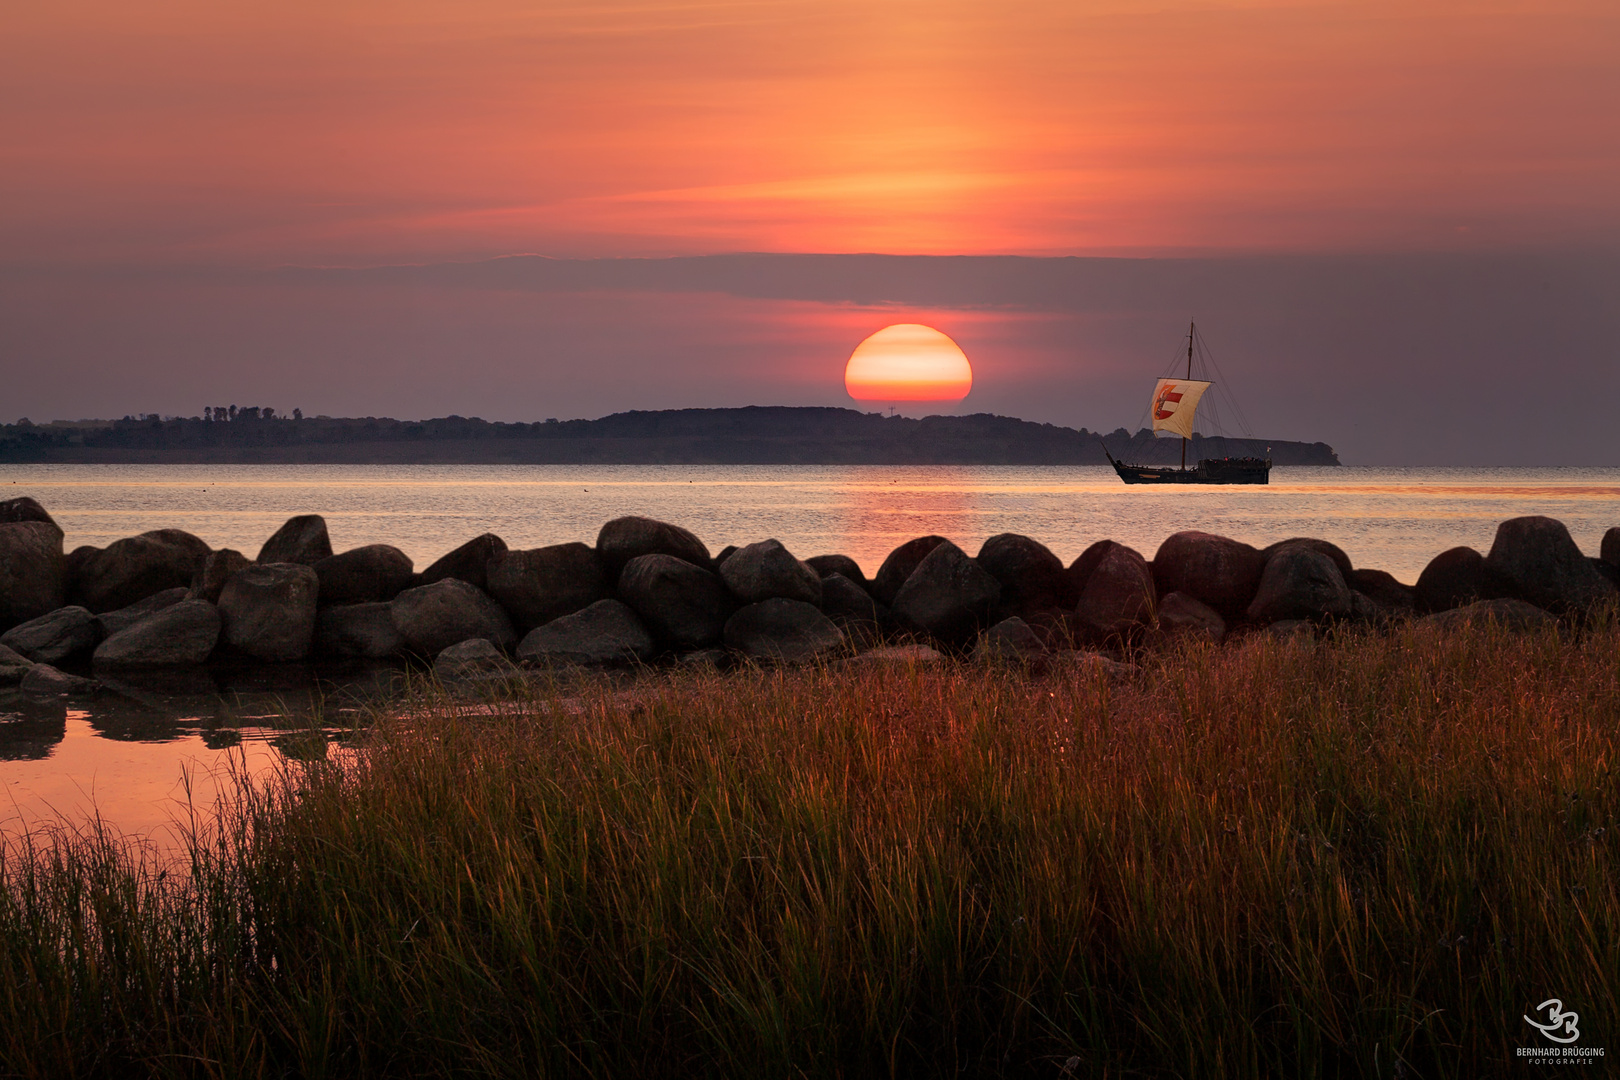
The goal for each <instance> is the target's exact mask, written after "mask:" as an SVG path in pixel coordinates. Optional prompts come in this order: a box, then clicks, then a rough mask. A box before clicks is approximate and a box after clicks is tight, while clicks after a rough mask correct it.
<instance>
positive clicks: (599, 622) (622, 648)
mask: <svg viewBox="0 0 1620 1080" xmlns="http://www.w3.org/2000/svg"><path fill="white" fill-rule="evenodd" d="M654 649H655V643H654V642H653V636H652V634H651V633H649V632H648V630H647V628H646V627H645V626H643V625H642V622H641V620H640V619H639V618H637V617H636V613H635V612H634V611H632V610H631V609H630V607H629V605H627V604H625V603H623V602H621V601H618V600H612V599H609V600H598V601H597V602H596V603H594V604H592V605H591V606H590V607H588V608H585V609H584V610H582V611H576V612H574V613H573V614H572V615H564V616H562V617H561V618H558V619H553V620H551V621H550V622H548V623H546V624H545V625H544V626H537V627H535V628H534V629H533V630H530V631H529V632H528V633H527V634H525V635H524V637H523V640H522V642H520V643H519V644H518V648H517V658H518V659H519V660H520V661H522V662H523V663H526V664H536V665H542V666H544V665H548V664H580V665H584V666H587V667H602V666H607V665H610V664H632V663H636V662H638V661H642V660H648V659H650V658H651V657H652V655H653V652H654Z"/></svg>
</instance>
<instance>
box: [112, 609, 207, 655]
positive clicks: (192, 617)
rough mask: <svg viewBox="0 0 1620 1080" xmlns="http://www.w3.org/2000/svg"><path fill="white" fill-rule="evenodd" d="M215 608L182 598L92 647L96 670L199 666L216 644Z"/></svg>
mask: <svg viewBox="0 0 1620 1080" xmlns="http://www.w3.org/2000/svg"><path fill="white" fill-rule="evenodd" d="M219 631H220V616H219V609H218V608H216V607H215V606H214V605H213V604H210V603H209V602H208V601H206V600H186V599H182V600H181V601H180V602H179V603H177V604H172V605H170V606H168V607H166V608H164V609H162V610H161V611H158V612H156V613H154V614H150V615H148V616H147V617H146V618H144V619H142V620H140V621H139V622H137V623H134V624H133V625H130V626H127V627H125V628H124V629H122V630H120V631H118V632H117V633H116V634H114V635H112V636H111V637H109V638H108V639H107V640H106V641H103V642H102V643H101V644H100V645H99V646H97V647H96V654H95V663H96V666H97V667H103V666H105V667H120V668H133V667H141V668H148V667H178V666H182V665H187V664H201V663H203V662H204V661H206V660H207V659H208V656H209V654H210V653H212V652H213V651H214V646H215V645H217V644H218V643H219Z"/></svg>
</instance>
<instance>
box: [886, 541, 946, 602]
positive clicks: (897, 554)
mask: <svg viewBox="0 0 1620 1080" xmlns="http://www.w3.org/2000/svg"><path fill="white" fill-rule="evenodd" d="M948 543H950V541H949V540H947V539H945V538H944V537H943V536H919V537H917V539H915V540H907V541H906V542H905V543H903V544H901V545H900V546H899V547H897V548H895V549H894V550H893V551H891V552H889V557H888V558H886V559H884V560H883V565H882V566H880V567H878V572H877V576H876V577H874V578H873V579H872V587H871V589H869V590H868V591H869V592H870V593H871V594H872V596H873V598H874V599H875V600H877V602H878V603H880V604H883V605H884V606H886V607H893V606H894V598H895V597H896V596H898V595H899V593H900V587H901V586H902V585H904V584H905V583H906V579H907V578H909V577H911V574H912V571H914V570H916V569H917V567H918V566H921V565H922V561H923V560H924V559H926V558H927V557H928V553H929V552H931V551H933V550H934V549H935V548H936V547H938V546H939V545H941V544H948Z"/></svg>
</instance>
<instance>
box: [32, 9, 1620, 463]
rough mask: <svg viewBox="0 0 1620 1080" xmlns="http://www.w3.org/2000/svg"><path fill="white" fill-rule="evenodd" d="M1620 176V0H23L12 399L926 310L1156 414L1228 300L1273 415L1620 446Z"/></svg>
mask: <svg viewBox="0 0 1620 1080" xmlns="http://www.w3.org/2000/svg"><path fill="white" fill-rule="evenodd" d="M1616 192H1620V6H1617V5H1615V4H1614V3H1613V2H1612V0H1604V2H1583V3H1559V2H1557V0H1553V2H1538V3H1468V4H1464V3H1445V2H1441V3H1425V2H1413V0H1405V2H1401V3H1356V4H1339V3H1317V2H1297V3H1286V2H1285V3H1233V2H1226V0H1168V2H1163V3H1153V4H1133V3H1120V2H1116V3H1086V2H1083V0H1079V2H1076V0H1070V2H1041V3H1034V2H1026V3H1016V2H1007V3H997V4H989V3H966V2H959V0H930V2H916V3H912V2H887V0H869V2H865V3H848V2H841V0H816V2H813V3H811V2H798V0H786V2H774V3H773V2H758V0H740V2H734V3H698V2H693V3H662V2H647V3H639V4H620V5H616V4H589V5H578V6H573V5H565V4H547V3H517V2H514V0H464V2H459V3H455V4H450V3H447V2H444V0H438V2H434V3H427V2H423V0H388V2H371V0H353V2H346V0H323V2H320V3H311V2H304V0H285V2H278V3H273V4H272V3H268V2H257V0H253V2H230V3H221V2H219V0H210V2H207V3H203V2H195V3H193V2H158V3H154V4H144V5H131V4H123V3H111V2H107V0H96V2H80V0H53V2H52V3H49V4H45V3H34V4H23V5H12V6H11V7H9V8H8V10H7V13H6V15H5V18H4V25H3V26H0V369H3V370H4V371H5V372H6V373H7V376H6V381H7V384H8V392H7V394H6V396H5V401H4V403H3V404H0V420H8V421H9V420H13V419H15V418H16V417H17V416H21V415H25V414H26V415H30V416H31V417H32V418H33V419H34V420H35V421H36V422H37V421H41V420H45V419H52V418H58V417H60V418H71V417H81V416H109V415H113V416H117V415H123V414H124V413H128V412H160V413H165V414H167V413H183V414H186V415H190V414H193V413H199V412H200V411H201V410H202V408H203V406H204V405H206V404H213V403H216V402H225V401H230V402H236V403H239V404H256V405H270V406H274V407H277V408H280V409H290V408H292V407H293V406H295V405H298V406H300V407H302V408H303V409H304V411H305V412H306V413H311V414H313V413H316V412H325V413H333V414H362V415H363V414H376V415H384V414H387V415H396V416H429V415H442V414H444V413H447V412H459V413H462V414H464V415H481V416H484V417H486V418H488V419H523V420H532V419H539V418H543V417H545V416H565V417H566V416H596V415H602V414H604V413H607V412H612V411H618V410H622V409H629V408H666V407H686V406H700V405H744V404H816V405H821V404H851V402H850V399H849V398H848V397H847V396H846V395H845V393H844V386H843V370H844V363H845V361H846V360H847V359H848V358H849V354H850V351H851V350H852V349H853V348H854V347H855V345H856V344H857V343H859V342H860V341H861V340H862V339H863V338H864V337H866V336H867V335H868V334H870V333H872V332H873V331H875V330H878V329H880V328H881V327H883V326H885V325H888V324H891V323H906V322H918V323H926V324H928V325H931V326H936V327H938V328H939V329H940V330H942V331H944V332H945V333H947V334H949V335H950V336H951V337H952V338H954V339H955V340H956V341H957V342H959V343H960V344H961V345H962V346H963V348H964V349H966V350H967V353H968V355H969V357H970V358H971V359H972V361H973V365H974V384H973V392H972V394H970V395H969V397H968V398H967V399H966V401H964V402H963V403H962V405H961V406H960V407H959V409H958V411H979V410H983V411H995V412H1003V413H1008V414H1012V415H1020V416H1025V417H1027V418H1029V419H1035V420H1042V421H1051V422H1056V423H1064V424H1068V425H1072V426H1080V425H1086V426H1089V427H1092V428H1094V429H1102V430H1111V429H1112V428H1114V427H1118V426H1126V427H1132V428H1134V427H1136V426H1137V425H1138V424H1139V423H1140V422H1141V419H1142V414H1143V412H1144V406H1145V404H1146V394H1147V391H1148V389H1150V388H1151V384H1152V379H1153V377H1154V376H1156V375H1157V374H1159V373H1160V371H1161V370H1162V369H1163V368H1164V367H1165V365H1166V362H1167V361H1168V360H1169V359H1170V357H1171V356H1172V355H1173V353H1174V352H1175V349H1176V347H1177V340H1178V337H1179V336H1180V335H1181V334H1183V333H1184V331H1185V322H1186V319H1187V318H1188V317H1189V316H1192V315H1196V316H1197V317H1198V318H1199V319H1200V322H1201V325H1202V326H1203V328H1204V329H1205V332H1206V334H1207V335H1208V336H1209V338H1210V339H1211V342H1212V344H1214V345H1216V347H1217V349H1218V350H1220V351H1219V353H1218V356H1219V358H1220V360H1221V362H1222V365H1223V368H1225V370H1226V372H1227V374H1228V375H1229V376H1230V377H1231V378H1232V381H1233V383H1234V387H1235V388H1236V389H1237V390H1238V391H1239V393H1240V395H1241V397H1242V399H1243V400H1244V402H1245V411H1246V412H1247V414H1248V416H1249V419H1250V421H1251V423H1252V424H1253V425H1254V427H1255V428H1256V429H1257V431H1258V433H1259V434H1262V435H1267V436H1271V437H1277V438H1311V439H1323V440H1325V441H1328V442H1332V443H1334V445H1335V446H1336V447H1338V448H1339V449H1340V451H1341V455H1342V456H1343V457H1344V458H1345V459H1346V460H1347V461H1354V462H1358V463H1368V464H1370V463H1381V462H1385V461H1397V460H1399V461H1411V462H1412V463H1443V462H1456V463H1459V464H1469V463H1480V464H1504V463H1516V462H1517V463H1524V464H1620V450H1616V448H1615V441H1614V440H1613V439H1612V437H1611V436H1608V435H1605V434H1602V433H1599V432H1597V431H1595V430H1593V429H1591V428H1588V427H1586V426H1584V425H1581V424H1571V420H1570V417H1571V414H1572V412H1573V411H1574V410H1572V407H1571V403H1570V402H1571V398H1572V397H1578V396H1584V395H1594V396H1595V397H1596V398H1598V399H1602V398H1604V397H1605V395H1606V397H1607V400H1609V401H1611V402H1612V401H1613V400H1614V398H1615V396H1616V395H1617V394H1620V375H1617V374H1616V372H1617V370H1620V351H1617V347H1616V344H1615V342H1616V341H1620V199H1617V198H1616V196H1615V193H1616ZM737 252H759V253H772V254H776V255H782V256H798V255H805V256H810V255H823V254H844V253H863V252H871V253H882V254H889V255H898V256H1023V257H1027V258H1025V259H1024V260H1022V261H1018V262H1013V263H1009V262H1007V261H1006V260H968V261H963V262H951V263H948V264H936V263H931V262H928V261H926V260H922V261H919V260H889V261H887V262H882V261H871V260H868V261H866V262H861V263H850V262H843V263H838V262H831V263H829V262H827V261H825V260H816V259H800V260H793V259H788V260H786V261H785V262H784V261H780V260H779V261H777V262H775V263H773V264H772V265H773V266H775V267H776V270H774V271H773V273H775V275H776V277H775V278H773V279H772V280H773V282H774V284H770V285H768V286H761V285H759V284H758V282H757V281H756V280H755V277H754V276H753V275H752V274H751V272H745V271H742V270H735V269H733V270H727V271H725V272H723V273H722V272H718V271H716V270H715V268H714V266H713V265H712V264H711V263H709V262H705V261H704V260H702V259H694V258H693V257H697V256H709V255H721V254H726V253H737ZM512 255H539V256H547V257H551V258H554V259H564V260H569V261H568V262H566V263H564V264H562V265H561V266H560V267H556V268H553V270H552V271H548V273H547V274H542V275H541V278H544V280H540V279H539V278H536V277H535V275H534V274H532V273H529V272H528V271H524V272H523V273H514V271H513V265H514V264H513V263H511V262H510V261H508V262H505V263H498V264H494V265H493V268H491V269H490V270H489V272H488V273H462V272H460V269H458V268H457V267H454V266H449V267H448V269H447V272H446V273H437V272H435V271H434V268H435V267H439V266H441V264H464V263H478V262H481V261H483V260H490V259H500V258H502V257H505V256H512ZM1071 257H1080V258H1081V259H1096V258H1099V257H1108V258H1110V259H1112V260H1115V261H1110V262H1105V263H1104V262H1098V263H1090V262H1085V263H1080V264H1076V262H1075V260H1074V259H1073V258H1071ZM625 258H636V259H655V260H673V261H669V262H661V263H655V264H647V263H636V264H629V269H626V267H625V266H623V265H620V264H619V263H614V264H612V265H610V266H606V267H604V266H603V265H602V263H601V262H600V260H623V259H625ZM531 261H532V260H531ZM518 265H524V264H518ZM395 267H408V269H390V268H395ZM637 267H640V268H642V269H636V268H637ZM649 267H650V269H649ZM849 274H855V275H856V277H857V278H858V280H846V277H847V275H849ZM947 279H948V280H947ZM1076 290H1078V291H1076ZM649 374H651V375H652V376H653V377H643V376H647V375H649ZM1279 380H1281V382H1282V385H1279ZM1138 398H1140V399H1141V400H1137V399H1138ZM1481 421H1484V422H1485V423H1487V424H1515V425H1518V426H1519V427H1521V428H1522V429H1523V432H1522V433H1521V434H1522V435H1523V437H1522V438H1520V439H1519V440H1518V442H1517V443H1516V444H1515V445H1514V446H1513V447H1512V448H1511V450H1508V449H1504V448H1503V446H1502V445H1501V441H1500V439H1499V437H1496V436H1493V437H1492V438H1486V435H1485V433H1483V432H1482V430H1481V429H1482V426H1483V425H1482V423H1481ZM1499 435H1500V433H1498V436H1499Z"/></svg>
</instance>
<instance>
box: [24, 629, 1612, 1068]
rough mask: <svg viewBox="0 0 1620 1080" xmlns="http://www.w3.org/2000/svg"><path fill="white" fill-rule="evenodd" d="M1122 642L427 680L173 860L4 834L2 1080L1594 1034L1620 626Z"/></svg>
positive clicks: (1152, 1052) (1194, 1063) (1508, 1042)
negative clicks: (1048, 653)
mask: <svg viewBox="0 0 1620 1080" xmlns="http://www.w3.org/2000/svg"><path fill="white" fill-rule="evenodd" d="M1119 655H1120V657H1121V659H1122V660H1123V661H1125V663H1121V664H1118V665H1116V666H1114V667H1104V666H1099V665H1084V664H1079V665H1076V664H1068V665H1048V666H1044V667H1041V666H1032V665H1030V664H1027V663H1022V662H1008V661H1006V660H998V659H993V658H987V659H981V660H967V659H964V660H950V659H944V660H936V661H933V662H918V661H916V660H903V661H896V662H892V663H886V664H869V663H853V662H823V663H817V664H812V665H808V666H791V667H759V666H755V665H752V664H750V665H745V666H744V667H742V668H739V669H737V670H735V671H732V672H730V673H725V672H720V671H717V670H715V669H712V668H706V667H679V668H674V669H665V670H661V671H649V672H645V673H643V674H642V675H640V676H639V677H635V678H633V679H629V680H626V679H624V678H622V677H621V678H612V677H609V676H606V675H594V674H575V675H573V676H570V677H567V678H563V677H556V678H546V677H537V676H534V675H530V676H529V677H527V678H513V679H509V680H506V681H503V682H501V683H499V684H496V683H488V684H477V685H475V686H474V687H473V688H472V689H468V688H467V687H465V686H463V687H461V688H460V689H458V690H455V691H453V692H451V691H447V690H446V689H444V688H443V687H441V686H440V685H439V684H437V683H436V682H434V681H432V680H426V681H419V682H417V684H416V685H415V687H414V689H413V690H412V691H411V692H410V694H409V695H408V696H406V697H404V698H402V699H399V700H394V701H389V702H386V703H379V704H378V705H377V706H376V707H375V709H374V714H373V716H372V718H371V719H370V720H369V722H368V723H366V724H365V725H364V730H363V731H361V732H359V733H358V738H359V744H360V746H361V747H362V749H361V750H360V751H359V752H358V753H354V754H347V753H346V754H345V755H343V756H342V757H341V759H340V758H338V757H335V756H334V757H333V758H331V759H326V758H322V757H320V756H318V755H316V756H315V757H314V759H313V760H310V761H292V760H289V761H288V762H287V763H286V765H285V768H284V770H283V771H282V772H281V773H280V774H279V775H277V776H275V777H273V778H271V779H270V780H268V781H263V782H258V783H254V782H250V781H248V780H246V779H242V780H240V781H239V783H238V785H237V788H236V792H235V795H234V797H232V798H229V799H227V800H226V801H225V802H224V803H222V804H221V805H220V808H219V810H218V816H217V818H213V819H209V818H201V817H199V818H197V819H194V820H193V821H192V823H191V830H190V833H189V837H190V843H189V848H188V850H187V851H186V852H185V853H184V856H183V857H182V858H180V859H179V860H175V859H173V858H172V857H170V858H163V857H159V856H158V855H156V854H154V853H153V852H152V851H151V850H149V849H147V848H144V847H143V846H142V845H141V844H140V843H139V842H138V841H137V840H133V839H129V838H125V837H121V836H119V835H118V834H117V833H116V832H114V831H113V830H112V829H110V828H107V827H102V826H98V825H96V824H95V823H90V824H87V825H82V826H79V827H77V828H74V827H62V828H60V829H58V830H56V831H54V832H53V831H36V832H34V833H32V834H29V835H24V836H8V837H6V838H5V845H4V850H3V856H0V878H3V880H4V884H5V892H4V898H3V900H0V1072H3V1073H5V1074H6V1075H17V1076H63V1075H80V1076H119V1075H128V1074H129V1072H130V1071H132V1070H133V1071H139V1072H141V1073H143V1074H147V1075H164V1076H185V1077H191V1076H284V1075H298V1076H333V1075H342V1076H366V1075H374V1076H384V1075H413V1076H451V1075H496V1076H533V1075H579V1076H584V1075H595V1076H630V1075H634V1076H648V1077H658V1076H690V1075H704V1076H722V1077H723V1076H739V1077H742V1076H746V1077H775V1076H784V1077H785V1076H963V1075H966V1076H1050V1077H1064V1076H1095V1077H1102V1076H1153V1077H1158V1076H1166V1077H1168V1076H1208V1075H1225V1076H1234V1077H1251V1076H1252V1077H1261V1076H1266V1077H1271V1076H1300V1077H1310V1076H1334V1077H1337V1076H1357V1077H1395V1076H1425V1077H1474V1076H1487V1075H1501V1074H1506V1073H1508V1072H1510V1071H1511V1070H1512V1069H1514V1068H1515V1067H1516V1066H1517V1064H1518V1063H1517V1062H1516V1061H1515V1060H1514V1053H1515V1048H1516V1047H1518V1046H1535V1045H1540V1043H1539V1042H1538V1039H1539V1036H1538V1035H1537V1033H1536V1032H1535V1031H1533V1030H1532V1029H1530V1028H1529V1027H1527V1025H1526V1024H1525V1022H1524V1021H1523V1019H1522V1016H1523V1015H1524V1014H1526V1013H1527V1012H1531V1011H1533V1010H1534V1008H1535V1006H1536V1003H1537V1002H1540V1001H1543V1000H1545V999H1546V998H1548V997H1550V996H1556V997H1559V998H1560V999H1561V1000H1562V1001H1563V1002H1564V1004H1565V1006H1566V1007H1567V1008H1569V1009H1573V1010H1577V1011H1578V1012H1579V1013H1580V1016H1581V1022H1580V1025H1581V1030H1582V1032H1583V1036H1584V1037H1583V1039H1582V1044H1583V1045H1587V1044H1591V1045H1603V1044H1604V1043H1605V1041H1607V1040H1610V1039H1611V1036H1610V1035H1609V1033H1610V1032H1612V1031H1613V1030H1614V1028H1613V1026H1612V1023H1611V1022H1610V1020H1609V1018H1612V1017H1614V1016H1615V1015H1620V975H1617V973H1620V886H1617V882H1620V873H1617V872H1616V871H1617V867H1616V828H1617V825H1620V821H1617V817H1620V784H1617V781H1616V776H1615V763H1616V760H1617V751H1620V664H1617V662H1616V657H1617V656H1620V627H1617V623H1616V619H1615V611H1614V609H1613V607H1612V606H1611V607H1609V608H1606V609H1605V610H1603V611H1602V612H1597V613H1594V614H1592V615H1591V617H1589V618H1587V619H1585V620H1584V621H1582V622H1581V623H1580V624H1579V626H1577V627H1571V626H1569V625H1560V624H1556V623H1554V624H1547V625H1542V626H1539V627H1537V628H1533V629H1529V630H1512V629H1509V628H1507V627H1505V626H1503V625H1502V624H1500V623H1496V622H1491V621H1489V620H1482V621H1479V622H1471V623H1468V624H1465V625H1460V626H1458V625H1445V624H1440V623H1432V622H1422V621H1410V622H1403V623H1400V624H1397V625H1394V626H1390V627H1384V628H1374V627H1369V626H1349V625H1345V626H1341V627H1339V628H1338V629H1336V630H1334V631H1332V632H1330V633H1328V634H1325V635H1323V636H1322V637H1320V638H1317V637H1310V636H1301V635H1294V634H1290V635H1273V634H1265V633H1256V634H1250V635H1247V636H1244V637H1242V638H1240V639H1237V640H1235V641H1232V642H1228V643H1226V644H1224V645H1215V644H1213V643H1211V642H1210V641H1208V640H1205V639H1200V638H1195V637H1181V638H1177V639H1174V640H1173V641H1169V642H1159V643H1156V644H1153V645H1151V646H1142V647H1130V648H1126V649H1125V650H1123V651H1122V652H1121V653H1120V654H1119ZM1611 1044H1612V1043H1611Z"/></svg>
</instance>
